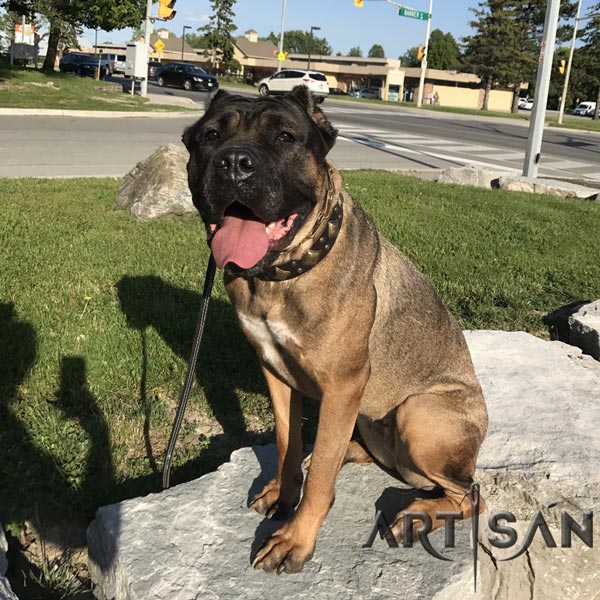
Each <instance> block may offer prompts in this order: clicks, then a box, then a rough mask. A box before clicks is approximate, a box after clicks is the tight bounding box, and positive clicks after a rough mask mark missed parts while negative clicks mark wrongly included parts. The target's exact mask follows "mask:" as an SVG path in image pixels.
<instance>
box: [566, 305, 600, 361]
mask: <svg viewBox="0 0 600 600" xmlns="http://www.w3.org/2000/svg"><path fill="white" fill-rule="evenodd" d="M569 343H570V344H573V345H574V346H577V347H578V348H581V349H582V350H583V351H584V352H585V353H586V354H589V355H590V356H593V357H594V358H595V359H596V360H600V300H596V301H595V302H589V303H588V304H584V305H583V306H581V307H580V308H579V309H578V310H577V311H576V312H575V313H574V314H572V315H571V316H570V317H569Z"/></svg>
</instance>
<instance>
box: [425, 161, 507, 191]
mask: <svg viewBox="0 0 600 600" xmlns="http://www.w3.org/2000/svg"><path fill="white" fill-rule="evenodd" d="M503 175H506V171H499V170H495V171H494V170H491V169H481V168H479V167H475V166H474V165H466V166H464V167H450V168H448V169H444V170H443V171H442V172H441V173H440V174H439V176H438V178H437V182H438V183H454V184H456V185H470V186H473V187H480V188H487V189H490V188H496V187H498V180H499V178H500V177H501V176H503Z"/></svg>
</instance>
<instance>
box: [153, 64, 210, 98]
mask: <svg viewBox="0 0 600 600" xmlns="http://www.w3.org/2000/svg"><path fill="white" fill-rule="evenodd" d="M156 83H158V85H159V86H160V87H164V86H166V85H173V86H177V87H182V88H183V89H184V90H202V91H205V92H212V91H215V90H217V89H219V80H218V79H217V78H216V77H214V76H213V75H209V74H208V73H207V72H206V71H205V70H204V69H202V68H200V67H199V66H198V65H194V64H192V63H184V62H173V63H168V64H166V65H162V66H161V67H160V68H159V69H158V70H157V71H156Z"/></svg>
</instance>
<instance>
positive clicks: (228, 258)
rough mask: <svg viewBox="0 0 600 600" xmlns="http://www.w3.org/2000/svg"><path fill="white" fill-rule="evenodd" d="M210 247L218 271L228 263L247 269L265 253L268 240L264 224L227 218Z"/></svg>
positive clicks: (232, 217) (238, 218)
mask: <svg viewBox="0 0 600 600" xmlns="http://www.w3.org/2000/svg"><path fill="white" fill-rule="evenodd" d="M210 247H211V250H212V253H213V256H214V257H215V262H216V263H217V267H219V268H220V269H222V268H223V267H224V266H225V265H226V264H227V263H228V262H232V263H235V264H236V265H238V267H240V268H242V269H249V268H250V267H253V266H254V265H255V264H256V263H257V262H258V261H259V260H260V259H261V258H263V257H264V256H265V254H266V253H267V251H268V249H269V238H268V236H267V233H266V231H265V224H264V223H261V222H260V221H255V220H251V219H241V218H240V217H235V216H227V217H225V219H224V220H223V223H222V225H221V227H220V228H219V229H218V230H217V233H215V235H214V237H213V238H212V241H211V244H210Z"/></svg>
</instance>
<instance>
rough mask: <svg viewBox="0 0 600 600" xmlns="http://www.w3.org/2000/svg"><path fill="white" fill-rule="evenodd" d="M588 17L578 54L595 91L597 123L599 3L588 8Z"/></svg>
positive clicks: (599, 101) (599, 105) (599, 112)
mask: <svg viewBox="0 0 600 600" xmlns="http://www.w3.org/2000/svg"><path fill="white" fill-rule="evenodd" d="M592 15H595V16H592ZM588 16H589V19H588V22H587V24H586V26H585V28H584V30H583V36H582V41H583V44H584V45H583V47H582V48H581V49H580V53H581V63H582V64H583V67H584V72H585V74H586V80H587V83H588V86H589V87H590V88H591V89H593V90H595V94H594V96H595V98H596V110H595V111H594V120H595V121H597V120H598V119H599V117H600V2H598V3H597V4H595V5H594V6H591V7H590V8H589V10H588ZM590 93H591V90H590Z"/></svg>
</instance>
